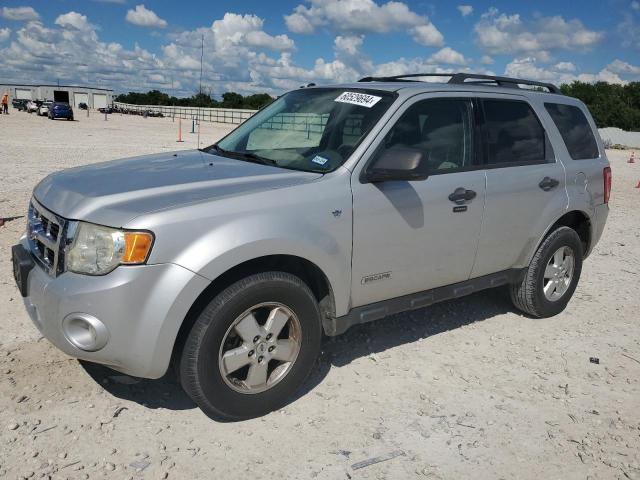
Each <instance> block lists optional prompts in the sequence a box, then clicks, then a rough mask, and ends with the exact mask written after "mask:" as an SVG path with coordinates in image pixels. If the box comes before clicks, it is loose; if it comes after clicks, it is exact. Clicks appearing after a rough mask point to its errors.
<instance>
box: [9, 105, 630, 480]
mask: <svg viewBox="0 0 640 480" xmlns="http://www.w3.org/2000/svg"><path fill="white" fill-rule="evenodd" d="M177 126H178V124H177V123H172V122H171V120H169V119H151V118H149V119H143V118H140V117H126V116H119V115H112V116H110V117H109V120H108V121H106V122H105V121H104V119H103V117H102V116H100V115H98V114H92V116H91V117H90V118H86V117H85V116H84V115H83V114H79V115H78V120H77V121H75V122H73V123H71V122H69V123H67V122H64V121H56V122H51V121H49V120H46V119H44V118H37V117H35V116H34V115H28V114H25V113H18V112H15V110H12V114H11V115H9V116H8V117H7V116H0V130H1V131H2V136H1V138H0V142H1V146H0V182H1V187H0V217H7V216H14V215H15V216H17V215H23V214H24V212H25V210H26V207H27V203H28V200H29V197H30V192H31V190H32V188H33V187H34V185H35V184H36V182H37V181H38V180H39V179H41V178H42V177H43V176H44V175H46V174H47V173H49V172H52V171H54V170H58V169H61V168H65V167H71V166H75V165H81V164H86V163H92V162H97V161H101V160H106V159H112V158H118V157H125V156H132V155H135V154H143V153H152V152H159V151H169V150H173V149H178V148H192V147H193V146H195V143H196V140H195V137H196V136H195V135H193V134H189V133H185V134H184V137H185V143H182V144H179V143H176V141H175V139H176V135H177ZM183 126H184V127H185V128H184V130H185V131H189V130H190V125H183ZM227 130H228V127H226V126H216V125H211V124H207V125H204V126H203V135H202V138H203V145H204V144H208V143H212V142H213V141H214V140H215V139H217V138H218V137H219V136H220V135H222V134H223V133H224V132H225V131H227ZM204 139H206V140H204ZM628 156H629V152H619V151H611V152H609V158H610V160H611V162H612V166H613V176H614V187H613V195H612V200H611V207H612V211H611V214H610V216H609V223H608V225H607V229H606V231H605V234H604V236H603V238H602V240H601V242H600V244H599V245H598V246H597V248H596V250H595V252H594V253H593V255H592V256H591V257H590V258H589V259H588V261H587V262H586V264H585V266H584V269H583V272H582V280H581V281H580V284H579V286H578V289H577V291H576V293H575V296H574V298H573V300H572V301H571V303H570V304H569V307H568V308H567V310H566V311H565V312H564V313H562V314H561V315H559V316H557V317H555V318H550V319H545V320H534V319H530V318H526V317H524V316H521V315H519V314H518V313H516V312H514V310H513V308H512V307H511V306H510V304H509V302H508V299H507V297H506V296H505V295H504V291H502V290H496V291H487V292H483V293H480V294H476V295H472V296H470V297H467V298H464V299H461V300H456V301H450V302H446V303H443V304H440V305H437V306H433V307H430V308H427V309H422V310H418V311H415V312H411V313H408V314H403V315H397V316H395V317H393V318H390V319H387V320H386V321H380V322H376V323H371V324H367V325H362V326H358V327H355V328H353V329H351V330H350V331H349V332H347V334H345V335H343V336H341V337H338V338H334V339H328V340H327V341H325V343H324V348H323V353H322V357H321V359H320V361H319V363H318V366H317V368H316V369H315V371H314V373H313V375H312V377H311V378H310V379H309V381H308V382H307V384H306V385H305V387H304V389H303V390H302V392H301V393H300V395H299V397H298V398H297V399H296V400H295V401H294V402H292V403H291V404H290V405H288V406H287V407H286V408H284V409H283V410H281V411H278V412H274V413H272V414H270V415H267V416H266V417H263V418H260V419H256V420H250V421H245V422H239V423H216V422H213V421H211V420H209V419H208V418H207V417H205V416H204V415H203V414H202V413H201V412H200V411H199V410H198V409H197V408H195V406H194V404H193V403H192V402H191V401H190V400H189V399H188V398H187V397H186V396H185V395H184V394H183V393H182V391H181V390H180V388H179V387H178V385H177V384H176V382H175V379H174V378H172V377H170V376H167V377H165V378H163V379H161V380H158V381H149V380H141V379H135V378H131V377H127V376H124V375H121V374H118V373H115V372H113V371H109V370H108V369H106V368H103V367H98V366H90V365H83V364H80V363H79V362H77V361H76V360H73V359H70V358H68V357H66V356H65V355H64V354H62V353H61V352H59V351H58V350H56V349H55V348H53V347H52V346H51V345H50V344H49V343H48V342H47V341H46V340H44V339H43V338H41V337H40V335H39V334H38V331H37V330H36V328H35V327H34V326H33V325H32V324H31V322H30V320H29V318H28V316H27V314H26V313H25V311H24V308H23V305H22V301H21V299H20V296H19V293H18V291H17V289H16V287H15V286H14V283H13V279H12V276H11V266H10V261H9V256H10V246H11V245H12V244H14V243H15V242H16V241H17V240H18V238H19V236H20V235H21V233H22V232H23V230H24V219H23V218H21V219H18V220H16V221H13V222H9V223H7V224H6V225H5V226H4V227H0V300H1V301H2V310H1V311H2V314H1V316H0V477H6V478H22V477H24V478H132V479H137V478H145V479H158V478H170V479H172V478H173V479H184V478H194V479H195V478H202V479H204V478H223V479H234V478H243V479H244V478H247V477H249V478H253V479H271V478H318V479H340V478H345V479H349V478H352V479H405V478H429V479H459V478H491V479H496V478H523V479H527V478H531V479H539V478H544V479H587V478H591V479H596V478H603V479H613V478H620V479H640V386H639V378H640V340H639V339H640V335H639V333H640V328H639V326H638V319H639V312H640V295H639V294H638V287H640V259H639V255H638V252H640V228H639V227H640V213H639V212H640V202H639V200H640V190H637V189H634V187H635V185H636V184H637V183H638V181H639V180H640V165H639V164H627V163H626V159H627V158H628ZM589 357H598V358H599V361H600V362H599V364H595V363H591V362H590V361H589ZM374 457H381V458H379V459H378V460H382V461H380V462H378V463H375V464H368V462H365V463H364V464H362V463H360V462H363V461H367V460H369V459H372V458H374ZM358 467H361V468H358Z"/></svg>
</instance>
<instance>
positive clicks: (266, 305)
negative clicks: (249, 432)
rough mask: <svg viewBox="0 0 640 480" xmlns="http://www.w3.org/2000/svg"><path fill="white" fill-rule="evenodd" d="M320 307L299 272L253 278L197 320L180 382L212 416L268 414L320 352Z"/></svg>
mask: <svg viewBox="0 0 640 480" xmlns="http://www.w3.org/2000/svg"><path fill="white" fill-rule="evenodd" d="M321 336H322V331H321V319H320V310H319V307H318V304H317V302H316V299H315V297H314V296H313V293H312V292H311V290H309V287H307V285H306V284H305V283H304V282H303V281H302V280H300V279H299V278H298V277H296V276H294V275H290V274H288V273H284V272H266V273H260V274H256V275H252V276H249V277H247V278H245V279H243V280H240V281H239V282H236V283H234V284H232V285H231V286H229V287H228V288H226V289H225V290H224V291H223V292H221V293H220V294H218V295H217V296H216V297H215V298H214V299H213V300H212V301H211V303H209V305H207V307H206V308H205V309H204V310H203V311H202V313H201V314H200V315H199V317H198V318H197V319H196V321H195V324H194V325H193V327H192V329H191V332H190V333H189V335H188V337H187V340H186V342H185V346H184V348H183V351H182V354H181V358H180V381H181V383H182V386H183V388H184V389H185V391H186V392H187V394H188V395H189V396H190V397H191V398H192V399H193V400H194V401H195V402H196V403H197V404H198V406H199V407H200V408H201V409H202V410H203V411H204V413H206V414H207V415H208V416H210V417H212V418H216V419H226V420H240V419H244V418H251V417H256V416H260V415H264V414H266V413H268V412H270V411H272V410H275V409H277V408H280V407H281V406H283V405H284V404H286V403H287V401H288V400H289V399H290V398H291V396H292V395H293V394H294V393H295V391H296V390H297V389H298V388H299V387H300V386H301V384H302V383H303V382H304V380H305V378H306V377H307V375H308V374H309V373H310V371H311V369H312V368H313V365H314V363H315V360H316V358H317V356H318V353H319V350H320V340H321Z"/></svg>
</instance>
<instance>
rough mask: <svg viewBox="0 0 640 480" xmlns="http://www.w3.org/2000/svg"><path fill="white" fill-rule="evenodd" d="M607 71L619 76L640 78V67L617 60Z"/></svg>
mask: <svg viewBox="0 0 640 480" xmlns="http://www.w3.org/2000/svg"><path fill="white" fill-rule="evenodd" d="M607 69H608V70H610V71H612V72H614V73H619V74H627V75H632V76H635V77H636V78H637V77H640V66H635V65H631V64H630V63H627V62H623V61H622V60H619V59H616V60H614V61H613V62H611V63H610V64H609V65H607Z"/></svg>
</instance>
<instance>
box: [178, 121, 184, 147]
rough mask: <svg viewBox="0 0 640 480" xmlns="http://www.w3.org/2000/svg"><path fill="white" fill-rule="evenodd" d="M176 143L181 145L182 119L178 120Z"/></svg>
mask: <svg viewBox="0 0 640 480" xmlns="http://www.w3.org/2000/svg"><path fill="white" fill-rule="evenodd" d="M177 142H178V143H182V142H183V140H182V118H178V140H177Z"/></svg>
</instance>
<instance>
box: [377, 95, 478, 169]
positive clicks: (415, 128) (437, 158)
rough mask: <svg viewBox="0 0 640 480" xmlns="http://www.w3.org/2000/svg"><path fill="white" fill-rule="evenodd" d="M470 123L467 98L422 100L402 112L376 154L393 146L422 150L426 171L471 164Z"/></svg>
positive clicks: (471, 113)
mask: <svg viewBox="0 0 640 480" xmlns="http://www.w3.org/2000/svg"><path fill="white" fill-rule="evenodd" d="M473 123H474V122H473V112H472V109H471V101H470V100H467V99H458V98H442V99H430V100H422V101H419V102H416V103H415V104H414V105H412V106H411V107H409V108H408V109H407V111H405V112H404V113H403V114H402V116H401V117H400V119H398V121H397V122H396V124H395V125H394V126H393V128H392V129H391V130H390V131H389V133H388V134H387V135H386V137H385V139H384V142H383V144H382V146H381V148H380V149H379V150H378V154H380V153H381V152H383V151H385V150H390V149H393V148H410V149H415V150H416V151H418V152H420V153H421V154H422V161H421V168H423V169H424V171H425V173H428V174H437V173H447V172H449V171H455V170H459V169H461V168H465V167H468V166H471V165H472V164H473V158H474V156H473Z"/></svg>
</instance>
